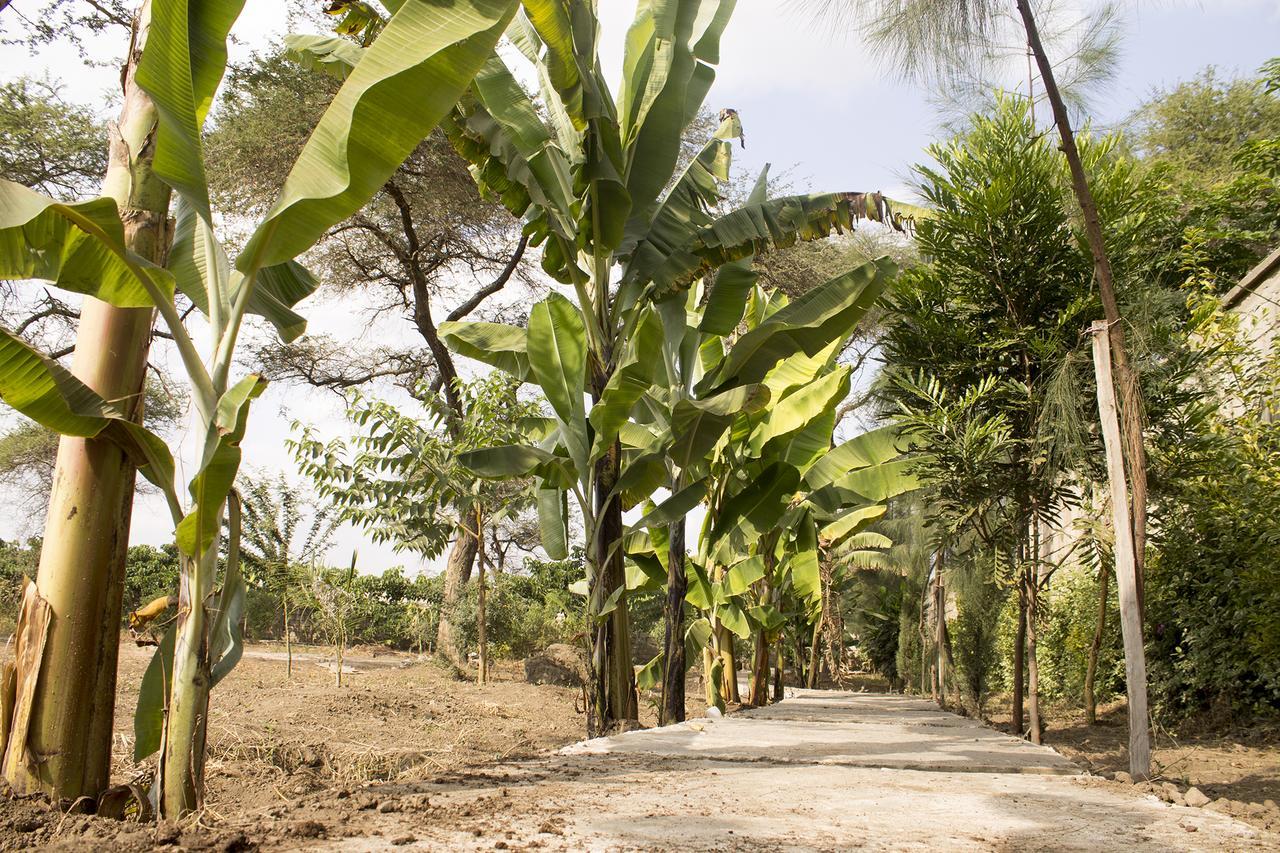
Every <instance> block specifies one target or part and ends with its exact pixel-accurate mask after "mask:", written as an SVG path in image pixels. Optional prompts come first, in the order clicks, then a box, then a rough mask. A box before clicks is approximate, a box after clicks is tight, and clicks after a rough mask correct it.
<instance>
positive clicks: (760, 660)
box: [747, 629, 769, 706]
mask: <svg viewBox="0 0 1280 853" xmlns="http://www.w3.org/2000/svg"><path fill="white" fill-rule="evenodd" d="M747 704H748V705H755V706H761V705H767V704H769V639H768V636H767V635H766V634H765V632H764V630H763V629H761V630H757V631H756V652H755V656H754V657H753V658H752V661H751V692H750V694H748V696H747Z"/></svg>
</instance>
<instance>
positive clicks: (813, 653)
mask: <svg viewBox="0 0 1280 853" xmlns="http://www.w3.org/2000/svg"><path fill="white" fill-rule="evenodd" d="M821 638H822V617H821V616H819V617H818V621H816V622H814V623H813V639H812V640H810V642H809V667H808V671H807V672H805V679H804V686H805V687H807V688H809V689H810V690H812V689H813V688H815V687H817V686H818V667H819V666H820V665H821V659H820V658H819V657H818V641H819V640H820V639H821Z"/></svg>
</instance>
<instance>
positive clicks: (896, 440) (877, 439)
mask: <svg viewBox="0 0 1280 853" xmlns="http://www.w3.org/2000/svg"><path fill="white" fill-rule="evenodd" d="M904 438H905V437H903V436H901V435H900V433H899V431H898V428H897V427H896V426H893V425H889V426H883V427H879V428H878V429H873V430H870V431H868V432H864V433H863V434H862V435H859V436H857V437H856V438H852V439H850V440H849V441H846V442H845V443H844V444H841V445H839V446H837V447H834V448H832V449H831V450H830V451H828V453H827V454H826V455H825V456H823V457H822V458H821V459H819V460H818V461H817V462H815V463H814V464H813V466H812V467H811V468H809V470H808V471H806V472H805V475H804V481H805V482H806V483H807V484H808V485H809V487H810V488H814V489H819V488H822V487H823V486H825V485H827V484H828V483H832V482H834V481H835V480H837V479H839V478H840V477H843V476H844V475H845V474H848V473H849V472H850V471H853V470H856V469H858V468H866V467H867V466H869V465H879V464H880V463H882V462H888V461H889V460H890V459H896V458H897V457H899V456H901V455H902V454H903V452H904V449H903V448H902V447H900V444H905V441H904Z"/></svg>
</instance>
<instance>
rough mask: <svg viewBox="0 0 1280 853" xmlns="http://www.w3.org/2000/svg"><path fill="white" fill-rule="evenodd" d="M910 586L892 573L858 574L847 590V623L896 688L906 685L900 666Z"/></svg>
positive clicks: (875, 666) (861, 648)
mask: <svg viewBox="0 0 1280 853" xmlns="http://www.w3.org/2000/svg"><path fill="white" fill-rule="evenodd" d="M909 587H910V583H909V581H907V579H906V578H904V577H903V576H901V575H899V574H896V573H894V572H889V571H878V570H870V571H864V572H858V573H856V574H854V575H853V577H852V578H850V580H849V583H848V585H847V587H846V588H845V590H844V596H843V598H844V600H845V601H847V602H848V605H847V606H846V610H847V612H848V616H847V617H846V622H847V624H848V626H849V630H850V631H851V632H852V633H853V634H854V636H856V637H857V638H858V649H859V651H861V652H862V654H863V655H865V656H866V659H867V661H868V662H869V663H870V664H871V667H872V669H873V670H875V671H876V672H878V673H880V674H881V675H883V676H884V677H885V678H887V679H888V680H889V685H890V687H892V688H895V689H896V688H899V687H901V686H902V676H903V672H905V671H909V670H907V669H905V668H903V667H901V666H900V663H901V662H900V660H899V652H900V645H899V644H900V640H901V638H900V634H901V626H900V622H901V613H902V610H903V604H904V593H906V592H907V591H908V589H909Z"/></svg>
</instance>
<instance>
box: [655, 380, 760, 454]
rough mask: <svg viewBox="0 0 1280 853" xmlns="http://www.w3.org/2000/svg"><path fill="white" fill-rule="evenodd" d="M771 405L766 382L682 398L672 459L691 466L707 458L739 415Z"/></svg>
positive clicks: (674, 420)
mask: <svg viewBox="0 0 1280 853" xmlns="http://www.w3.org/2000/svg"><path fill="white" fill-rule="evenodd" d="M768 404H769V389H768V388H766V387H765V386H763V385H743V386H740V387H737V388H730V389H729V390H728V391H722V392H721V393H719V394H716V395H715V396H712V397H708V398H707V399H705V400H680V401H679V402H677V403H676V405H675V407H674V409H673V410H672V415H671V433H672V443H671V449H670V451H669V453H670V457H671V461H672V462H673V463H674V464H675V465H677V466H678V467H680V468H688V467H690V466H692V465H694V464H695V463H696V462H698V461H699V460H701V459H703V458H704V457H705V456H706V455H707V454H708V453H709V452H710V451H711V448H712V447H714V446H715V444H716V442H717V441H719V440H720V436H722V435H724V431H725V430H726V429H728V428H729V425H730V424H731V423H732V422H733V419H734V417H735V416H737V415H739V414H754V413H755V412H759V411H761V410H763V409H764V408H765V407H766V406H767V405H768Z"/></svg>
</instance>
